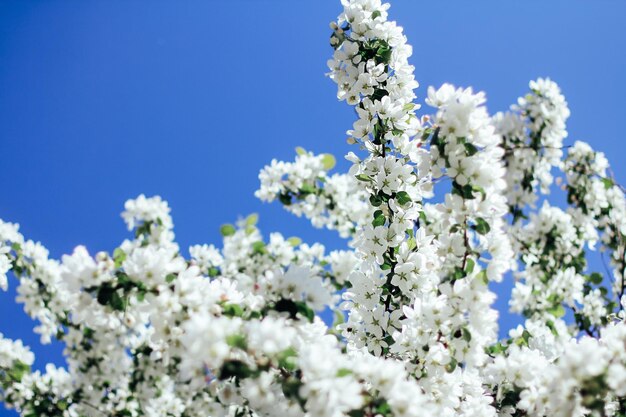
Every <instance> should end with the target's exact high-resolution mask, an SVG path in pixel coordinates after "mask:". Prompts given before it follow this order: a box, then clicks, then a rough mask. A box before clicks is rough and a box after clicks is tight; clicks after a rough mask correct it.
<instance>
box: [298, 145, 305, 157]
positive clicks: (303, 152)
mask: <svg viewBox="0 0 626 417" xmlns="http://www.w3.org/2000/svg"><path fill="white" fill-rule="evenodd" d="M306 153H307V152H306V149H304V148H303V147H301V146H297V147H296V154H298V155H306Z"/></svg>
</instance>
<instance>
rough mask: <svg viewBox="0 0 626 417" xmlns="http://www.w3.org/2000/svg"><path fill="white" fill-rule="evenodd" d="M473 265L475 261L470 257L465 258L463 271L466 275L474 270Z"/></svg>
mask: <svg viewBox="0 0 626 417" xmlns="http://www.w3.org/2000/svg"><path fill="white" fill-rule="evenodd" d="M475 265H476V262H474V260H473V259H472V258H467V262H466V263H465V273H466V274H468V275H469V274H471V273H472V272H473V271H474V266H475Z"/></svg>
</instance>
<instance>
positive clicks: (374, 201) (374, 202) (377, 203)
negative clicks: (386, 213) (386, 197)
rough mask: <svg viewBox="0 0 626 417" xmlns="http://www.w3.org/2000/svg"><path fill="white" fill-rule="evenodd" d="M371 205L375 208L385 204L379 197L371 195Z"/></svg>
mask: <svg viewBox="0 0 626 417" xmlns="http://www.w3.org/2000/svg"><path fill="white" fill-rule="evenodd" d="M370 204H371V205H372V206H374V207H379V206H380V205H381V204H383V199H382V198H381V197H380V196H378V195H371V196H370Z"/></svg>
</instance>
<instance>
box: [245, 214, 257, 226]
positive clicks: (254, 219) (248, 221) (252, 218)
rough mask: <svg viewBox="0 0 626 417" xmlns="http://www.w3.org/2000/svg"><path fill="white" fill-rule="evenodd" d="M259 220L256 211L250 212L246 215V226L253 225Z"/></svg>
mask: <svg viewBox="0 0 626 417" xmlns="http://www.w3.org/2000/svg"><path fill="white" fill-rule="evenodd" d="M258 221H259V215H258V214H257V213H252V214H250V215H249V216H248V217H246V226H254V225H256V224H257V222H258Z"/></svg>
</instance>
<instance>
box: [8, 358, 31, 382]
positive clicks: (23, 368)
mask: <svg viewBox="0 0 626 417" xmlns="http://www.w3.org/2000/svg"><path fill="white" fill-rule="evenodd" d="M28 372H30V366H29V365H27V364H25V363H24V362H21V361H15V362H13V366H11V368H10V369H9V370H8V371H7V375H8V376H9V378H11V380H12V381H15V382H20V381H21V380H22V378H23V377H24V374H26V373H28Z"/></svg>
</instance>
